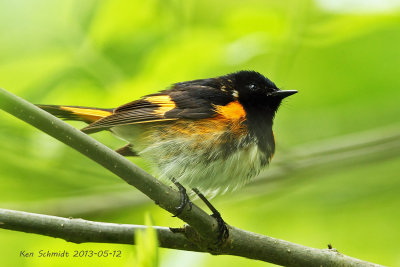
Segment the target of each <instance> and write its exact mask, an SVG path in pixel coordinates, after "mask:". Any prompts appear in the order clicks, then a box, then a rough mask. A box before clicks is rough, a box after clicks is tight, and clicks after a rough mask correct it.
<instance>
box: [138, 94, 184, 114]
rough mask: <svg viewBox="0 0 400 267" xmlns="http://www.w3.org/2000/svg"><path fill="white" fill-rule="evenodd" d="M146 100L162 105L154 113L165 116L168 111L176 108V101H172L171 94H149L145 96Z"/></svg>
mask: <svg viewBox="0 0 400 267" xmlns="http://www.w3.org/2000/svg"><path fill="white" fill-rule="evenodd" d="M145 100H146V101H148V102H150V103H153V104H156V105H159V106H160V107H159V108H157V109H156V110H154V113H155V114H157V115H161V116H164V114H165V113H166V112H168V111H170V110H172V109H174V108H176V104H175V102H174V101H172V99H171V97H170V96H169V95H156V96H148V97H146V98H145Z"/></svg>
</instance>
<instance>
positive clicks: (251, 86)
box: [249, 83, 257, 90]
mask: <svg viewBox="0 0 400 267" xmlns="http://www.w3.org/2000/svg"><path fill="white" fill-rule="evenodd" d="M249 89H250V90H256V89H257V85H255V84H254V83H251V84H249Z"/></svg>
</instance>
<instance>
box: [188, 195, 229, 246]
mask: <svg viewBox="0 0 400 267" xmlns="http://www.w3.org/2000/svg"><path fill="white" fill-rule="evenodd" d="M192 190H193V191H194V192H195V193H196V195H197V196H198V197H199V198H200V199H201V200H202V201H203V202H204V203H205V204H206V205H207V207H208V208H209V209H210V210H211V212H212V213H213V214H211V216H212V217H214V218H215V219H216V220H217V222H218V232H219V235H218V240H219V242H221V243H222V242H223V241H225V240H226V239H227V238H228V237H229V230H228V227H227V226H226V223H225V221H224V220H223V219H222V217H221V214H220V213H219V211H218V210H217V209H216V208H215V207H214V206H213V205H212V204H211V203H210V201H208V199H207V198H206V197H205V196H204V195H203V194H202V193H201V192H200V191H199V190H198V189H197V188H193V189H192Z"/></svg>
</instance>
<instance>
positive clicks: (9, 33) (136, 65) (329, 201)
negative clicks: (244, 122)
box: [0, 0, 400, 266]
mask: <svg viewBox="0 0 400 267" xmlns="http://www.w3.org/2000/svg"><path fill="white" fill-rule="evenodd" d="M333 2H335V1H332V3H333ZM340 2H343V1H336V3H340ZM344 2H345V4H343V3H342V4H341V5H340V4H336V5H334V4H327V3H329V1H326V0H320V1H311V0H290V1H278V0H271V1H261V0H258V1H257V0H249V1H239V0H231V1H228V0H223V1H218V2H216V1H210V0H202V1H200V0H187V1H183V0H149V1H127V0H114V1H111V0H104V1H94V0H87V1H77V0H60V1H50V0H32V1H11V0H4V1H1V2H0V40H1V42H0V86H1V87H3V88H6V89H7V90H10V91H11V92H13V93H15V94H17V95H19V96H21V97H23V98H25V99H27V100H28V101H30V102H33V103H43V104H67V105H68V104H70V105H82V106H98V107H115V106H118V105H120V104H123V103H125V102H128V101H131V100H133V99H135V98H138V97H140V96H142V95H145V94H148V93H152V92H156V91H158V90H161V89H163V88H165V87H167V86H168V85H170V84H172V83H174V82H179V81H183V80H190V79H195V78H205V77H213V76H219V75H222V74H226V73H228V72H233V71H237V70H241V69H252V70H256V71H259V72H261V73H263V74H265V75H266V76H268V77H269V78H271V79H272V80H273V81H274V82H276V84H277V85H278V86H280V87H282V88H284V89H298V90H299V91H300V93H299V94H297V95H295V96H293V97H292V98H291V99H290V100H288V101H287V102H285V103H284V104H283V105H282V107H281V109H280V111H279V112H278V115H277V118H276V120H275V126H274V128H275V137H276V139H277V156H279V154H284V153H285V151H286V150H288V149H290V148H291V147H293V146H294V145H298V144H304V143H308V142H312V141H316V140H322V139H329V138H335V137H337V136H340V135H344V134H348V133H354V132H359V131H364V130H368V129H375V128H380V127H384V126H387V125H392V124H395V123H398V120H399V100H400V90H399V88H400V79H399V77H400V68H399V62H400V49H399V47H400V12H399V10H398V6H399V5H398V4H396V2H395V1H391V2H390V1H381V2H382V5H383V6H384V7H385V8H375V7H371V8H369V9H368V2H369V1H355V0H351V1H350V0H349V1H347V3H348V4H346V1H344ZM372 2H374V1H372ZM350 3H352V4H350ZM354 3H359V4H360V5H363V6H362V8H361V7H360V8H359V9H357V4H354ZM390 3H391V4H390ZM347 5H349V6H351V9H349V10H348V9H346V6H347ZM388 5H389V8H387V6H388ZM332 6H334V8H332ZM366 7H367V8H366ZM73 125H74V126H76V127H81V126H82V124H79V123H74V124H73ZM94 137H95V138H96V139H99V140H101V141H102V142H103V143H105V144H107V145H108V146H110V147H113V148H117V147H118V146H121V145H122V144H123V142H122V141H121V140H118V139H116V138H114V137H112V136H111V135H110V134H109V133H99V134H96V135H94ZM0 138H1V139H0V140H2V141H1V142H0V162H1V163H0V179H1V181H0V183H1V187H0V206H1V207H10V206H12V205H13V204H15V203H17V204H19V205H22V206H23V205H24V204H26V205H28V203H31V202H34V201H44V200H50V201H52V200H54V201H57V200H59V199H64V198H71V197H72V198H73V197H81V196H90V195H94V194H107V193H109V192H119V191H128V190H131V191H134V189H131V188H130V186H128V185H126V184H124V183H123V182H122V181H120V180H119V179H117V178H116V177H114V176H113V175H111V174H109V173H108V172H107V171H105V170H104V169H102V168H101V167H99V166H97V165H95V164H94V163H93V162H91V161H89V160H88V159H86V158H84V157H83V156H81V155H79V154H78V153H76V152H75V151H73V150H72V149H70V148H68V147H65V146H64V145H62V144H60V143H58V142H57V141H55V140H53V139H51V138H50V137H48V136H45V135H44V134H43V133H41V132H39V131H37V130H35V129H33V128H32V127H30V126H29V125H25V124H24V123H21V122H20V121H17V120H16V119H15V118H13V117H11V116H9V115H8V114H5V113H3V112H1V113H0ZM399 154H400V153H399ZM135 162H136V163H138V164H139V165H140V166H142V167H144V168H146V163H145V162H143V161H141V160H140V159H136V160H135ZM272 164H274V161H273V162H272ZM399 173H400V158H399V157H397V158H391V159H382V160H377V161H376V162H372V163H369V164H355V165H353V166H351V167H348V168H334V167H331V168H330V169H329V170H326V172H324V173H323V174H321V173H320V172H319V173H314V172H312V171H308V172H307V173H301V174H295V175H291V176H290V177H289V178H290V179H284V180H282V181H281V182H279V183H276V184H275V185H274V190H272V191H271V190H266V191H268V192H271V193H268V194H265V195H261V196H260V195H257V196H254V197H252V196H251V195H247V196H246V197H243V198H238V197H236V196H239V195H241V196H243V195H246V192H247V191H246V188H244V189H242V190H241V191H240V192H238V193H232V194H228V195H224V196H221V197H218V198H217V199H215V200H214V201H213V203H214V204H215V206H216V207H218V209H219V210H220V211H221V212H222V214H223V217H224V219H225V220H226V221H227V222H228V223H230V224H232V225H235V226H237V227H241V228H243V229H246V230H249V231H254V232H258V233H262V234H267V235H270V236H273V237H277V238H282V239H286V240H289V241H292V242H296V243H300V244H304V245H308V246H314V247H320V248H323V247H326V246H327V244H328V243H332V244H333V246H334V247H336V248H337V249H338V250H339V251H340V252H343V253H345V254H348V255H351V256H353V257H358V258H361V259H364V260H369V261H374V262H378V263H381V264H385V265H390V266H400V256H399V255H400V252H399V248H398V240H399V239H400V231H399V227H398V221H399V219H400V214H399V212H398V207H399V206H400V197H399V196H400V179H399ZM266 186H267V185H266ZM248 194H249V193H248ZM73 208H74V207H71V209H73ZM28 211H29V210H28ZM148 211H149V212H151V214H152V217H153V218H154V220H155V224H157V225H165V226H179V225H180V224H181V222H180V221H179V220H177V219H175V218H171V217H170V215H169V214H168V213H166V212H165V211H163V210H161V209H159V208H157V207H155V205H153V204H143V205H139V206H136V207H133V208H125V209H122V210H121V209H119V210H115V211H113V212H103V213H97V214H90V215H87V216H83V215H82V217H84V218H86V219H92V220H99V221H106V222H119V223H141V222H142V218H143V216H144V213H145V212H148ZM238 211H240V212H238ZM40 249H45V250H47V249H49V250H63V249H66V250H70V251H73V250H85V249H91V250H100V249H103V250H104V249H110V250H111V249H112V250H115V249H119V250H122V252H123V253H122V255H123V257H122V258H69V259H65V258H57V259H46V258H44V259H43V258H37V257H35V258H27V259H24V258H21V257H20V256H19V252H20V251H21V250H26V251H38V250H40ZM160 251H161V252H162V253H161V255H160V264H161V266H189V265H190V266H228V265H229V266H239V265H240V264H243V265H245V266H261V265H262V266H265V264H263V263H261V262H256V261H251V260H247V259H242V258H239V257H231V256H217V257H216V256H211V255H207V254H200V253H190V252H180V251H171V250H165V249H162V250H160ZM0 256H1V258H2V265H3V266H70V265H71V264H74V265H85V266H98V265H101V266H131V265H132V262H133V261H132V257H134V253H133V250H132V247H130V246H126V245H125V246H124V245H112V244H81V245H76V244H70V243H67V242H64V241H62V240H58V239H52V238H48V237H41V236H36V235H28V234H24V233H17V232H11V231H6V230H1V231H0Z"/></svg>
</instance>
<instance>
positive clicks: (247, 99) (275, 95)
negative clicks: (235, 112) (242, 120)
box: [225, 71, 297, 116]
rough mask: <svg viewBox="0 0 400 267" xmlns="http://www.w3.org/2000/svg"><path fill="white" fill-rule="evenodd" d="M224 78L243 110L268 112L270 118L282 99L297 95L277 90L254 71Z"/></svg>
mask: <svg viewBox="0 0 400 267" xmlns="http://www.w3.org/2000/svg"><path fill="white" fill-rule="evenodd" d="M225 77H226V79H227V80H230V81H231V82H232V83H233V86H232V87H233V88H234V91H233V94H234V96H235V97H237V99H238V100H239V102H240V103H241V104H242V105H243V106H244V108H245V109H247V110H249V109H250V110H253V109H255V110H256V111H257V112H262V111H265V112H270V113H271V115H272V116H274V114H275V112H276V111H277V110H278V108H279V105H280V104H281V102H282V99H284V98H285V97H287V96H290V95H292V94H295V93H297V91H295V90H287V91H283V90H279V89H278V87H276V85H275V84H274V83H273V82H272V81H271V80H269V79H268V78H266V77H264V76H263V75H261V74H260V73H258V72H255V71H239V72H235V73H232V74H228V75H226V76H225Z"/></svg>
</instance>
